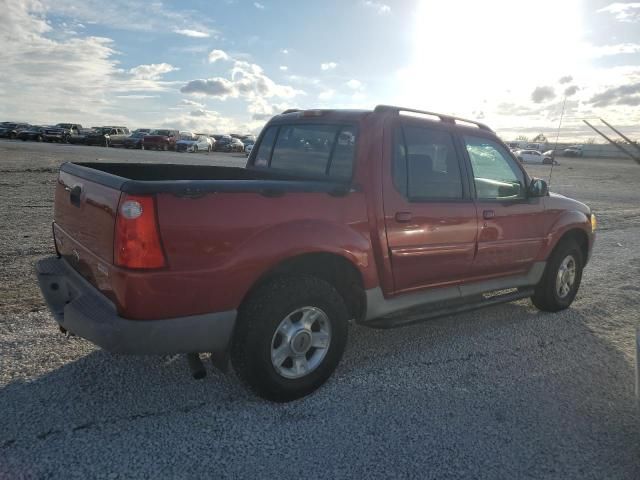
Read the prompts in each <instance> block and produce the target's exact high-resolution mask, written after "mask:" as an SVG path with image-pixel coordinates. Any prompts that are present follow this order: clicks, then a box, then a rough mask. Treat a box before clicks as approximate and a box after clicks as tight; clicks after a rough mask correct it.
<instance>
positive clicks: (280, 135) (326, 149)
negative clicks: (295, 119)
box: [254, 124, 357, 179]
mask: <svg viewBox="0 0 640 480" xmlns="http://www.w3.org/2000/svg"><path fill="white" fill-rule="evenodd" d="M356 138H357V137H356V130H355V127H352V126H344V125H316V124H314V125H281V126H276V125H273V126H271V127H269V128H268V130H267V131H266V132H265V134H264V136H263V138H262V140H261V141H260V145H259V147H258V152H257V154H256V157H255V160H254V166H256V167H270V168H272V169H274V170H282V171H287V172H291V173H295V174H302V175H311V176H330V177H333V178H339V179H349V178H351V173H352V169H353V157H354V154H355V146H356Z"/></svg>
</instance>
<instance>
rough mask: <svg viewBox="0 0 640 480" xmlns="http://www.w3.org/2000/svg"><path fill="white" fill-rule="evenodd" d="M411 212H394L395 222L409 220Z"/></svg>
mask: <svg viewBox="0 0 640 480" xmlns="http://www.w3.org/2000/svg"><path fill="white" fill-rule="evenodd" d="M411 218H412V217H411V212H396V222H399V223H407V222H410V221H411Z"/></svg>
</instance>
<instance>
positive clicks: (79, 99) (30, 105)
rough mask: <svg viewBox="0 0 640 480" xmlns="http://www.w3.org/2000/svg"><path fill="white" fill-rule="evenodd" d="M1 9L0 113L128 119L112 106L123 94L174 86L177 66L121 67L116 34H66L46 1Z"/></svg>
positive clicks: (136, 95) (150, 93)
mask: <svg viewBox="0 0 640 480" xmlns="http://www.w3.org/2000/svg"><path fill="white" fill-rule="evenodd" d="M0 9H1V10H2V12H3V21H2V24H1V26H0V45H2V48H1V49H0V64H1V65H2V68H0V98H2V101H1V102H0V117H5V118H7V117H11V118H16V117H17V116H19V117H20V118H19V119H24V120H26V121H30V122H33V123H55V122H58V121H61V117H62V118H68V119H69V120H68V121H73V122H79V123H83V124H84V123H86V124H90V125H91V124H96V123H118V124H126V123H128V122H130V120H131V119H127V116H126V115H125V114H124V112H123V110H122V109H121V108H118V109H115V108H113V105H114V103H115V102H119V99H124V98H128V99H143V98H151V97H155V96H157V95H155V92H162V91H167V90H169V89H173V88H175V86H174V84H173V83H172V82H167V81H164V80H163V79H162V75H164V74H165V73H168V72H170V71H174V70H176V67H173V66H172V65H170V64H168V63H158V64H149V65H138V66H136V67H133V68H132V69H130V70H124V69H121V68H118V60H117V58H118V57H117V55H118V52H117V50H116V47H115V45H114V42H113V41H112V40H111V39H109V38H105V37H96V36H80V35H78V36H74V37H68V36H65V35H64V34H61V33H60V30H56V27H55V26H54V25H55V24H53V23H52V22H49V21H47V17H46V15H47V7H46V4H45V3H43V2H40V1H38V0H30V1H28V2H11V3H10V4H8V3H7V2H6V1H2V0H0ZM85 23H86V22H85ZM58 28H60V27H58ZM62 28H63V27H62ZM139 111H140V109H139V108H138V109H136V112H139Z"/></svg>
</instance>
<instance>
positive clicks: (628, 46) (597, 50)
mask: <svg viewBox="0 0 640 480" xmlns="http://www.w3.org/2000/svg"><path fill="white" fill-rule="evenodd" d="M639 5H640V4H639ZM590 53H591V55H592V56H594V57H606V56H611V55H622V54H629V53H640V44H638V43H618V44H616V45H601V46H598V47H591V49H590Z"/></svg>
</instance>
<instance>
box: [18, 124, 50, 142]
mask: <svg viewBox="0 0 640 480" xmlns="http://www.w3.org/2000/svg"><path fill="white" fill-rule="evenodd" d="M45 128H47V127H43V126H41V125H31V126H30V127H29V128H25V129H24V130H21V131H20V132H18V135H17V137H16V138H18V139H20V140H22V141H23V142H26V141H27V140H31V141H34V142H41V141H42V140H43V138H42V135H43V133H44V130H45Z"/></svg>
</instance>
